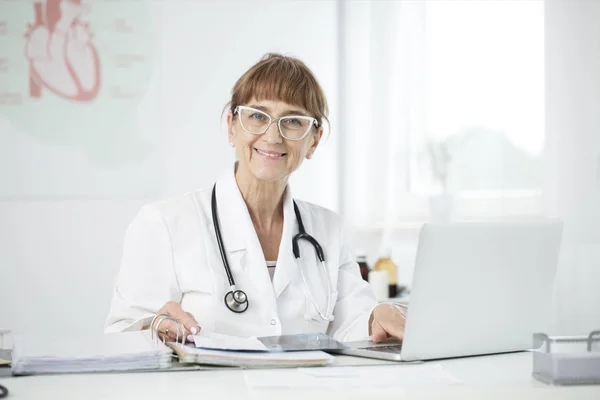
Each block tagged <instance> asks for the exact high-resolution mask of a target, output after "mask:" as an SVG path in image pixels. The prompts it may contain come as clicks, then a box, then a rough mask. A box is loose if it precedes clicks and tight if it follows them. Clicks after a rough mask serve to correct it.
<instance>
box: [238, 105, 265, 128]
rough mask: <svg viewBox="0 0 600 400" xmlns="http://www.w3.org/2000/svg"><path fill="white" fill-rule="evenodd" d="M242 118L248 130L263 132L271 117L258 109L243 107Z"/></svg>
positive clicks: (243, 124)
mask: <svg viewBox="0 0 600 400" xmlns="http://www.w3.org/2000/svg"><path fill="white" fill-rule="evenodd" d="M240 120H241V122H242V127H243V128H244V129H245V130H247V131H248V132H252V133H263V132H264V131H265V129H266V128H267V126H269V122H270V120H271V118H270V117H269V116H268V115H267V114H265V113H264V112H261V111H258V110H248V109H241V110H240Z"/></svg>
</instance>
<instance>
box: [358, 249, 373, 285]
mask: <svg viewBox="0 0 600 400" xmlns="http://www.w3.org/2000/svg"><path fill="white" fill-rule="evenodd" d="M356 262H357V263H358V266H359V268H360V276H362V278H363V279H364V280H365V281H367V282H368V281H369V271H370V270H371V268H369V264H368V263H367V255H366V254H365V253H364V252H362V251H360V252H357V253H356Z"/></svg>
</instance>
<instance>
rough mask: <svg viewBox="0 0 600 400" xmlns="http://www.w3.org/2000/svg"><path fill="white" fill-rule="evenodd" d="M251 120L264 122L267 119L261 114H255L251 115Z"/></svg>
mask: <svg viewBox="0 0 600 400" xmlns="http://www.w3.org/2000/svg"><path fill="white" fill-rule="evenodd" d="M250 118H252V119H256V120H258V121H262V120H263V119H265V116H264V115H262V114H260V113H253V114H250Z"/></svg>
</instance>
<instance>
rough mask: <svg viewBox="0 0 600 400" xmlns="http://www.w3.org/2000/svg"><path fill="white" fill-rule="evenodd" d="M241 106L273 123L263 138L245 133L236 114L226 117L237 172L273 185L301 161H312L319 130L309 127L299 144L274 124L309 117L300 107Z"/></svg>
mask: <svg viewBox="0 0 600 400" xmlns="http://www.w3.org/2000/svg"><path fill="white" fill-rule="evenodd" d="M244 106H248V107H252V108H255V109H258V110H261V111H264V112H265V113H267V114H269V115H270V116H271V117H272V118H273V119H275V121H274V122H273V123H272V124H271V126H269V128H268V129H267V131H266V132H265V133H263V134H262V135H257V134H253V133H250V132H246V131H245V130H244V128H242V126H241V125H240V120H239V113H238V114H235V115H232V114H231V113H229V115H228V116H227V125H228V128H229V142H230V143H231V144H232V145H233V146H234V147H235V150H236V153H237V157H238V160H239V165H238V169H239V168H244V169H245V170H246V171H247V172H249V173H250V174H251V175H253V176H254V177H255V178H256V179H259V180H265V181H275V180H281V179H284V178H287V177H288V176H289V175H290V174H291V173H292V172H294V171H295V170H296V169H297V168H298V167H299V166H300V164H302V161H303V160H304V158H311V157H312V154H313V152H314V151H315V149H316V148H317V145H318V144H319V140H320V139H321V136H322V135H323V129H322V128H316V127H314V126H313V127H312V128H311V130H310V132H308V134H307V135H306V136H305V137H304V138H303V139H301V140H288V139H285V138H283V136H281V134H280V132H279V127H278V125H277V120H278V119H279V117H282V116H286V115H305V116H309V117H314V116H313V115H310V114H309V113H308V111H306V110H304V109H303V108H302V107H298V106H294V105H291V104H287V103H284V102H282V101H273V100H260V101H258V100H254V99H252V100H250V101H249V102H248V104H244Z"/></svg>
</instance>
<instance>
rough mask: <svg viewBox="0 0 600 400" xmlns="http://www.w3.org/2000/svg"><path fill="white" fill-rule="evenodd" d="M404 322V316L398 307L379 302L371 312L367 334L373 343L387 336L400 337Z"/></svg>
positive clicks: (402, 334) (402, 332) (401, 336)
mask: <svg viewBox="0 0 600 400" xmlns="http://www.w3.org/2000/svg"><path fill="white" fill-rule="evenodd" d="M405 324H406V317H405V316H404V313H403V312H402V311H400V309H399V308H398V307H396V306H395V305H393V304H380V305H378V306H377V307H375V309H374V310H373V312H372V313H371V318H370V319H369V335H370V336H371V340H373V341H374V342H375V343H378V342H382V341H384V340H385V339H387V338H389V337H396V338H398V339H402V338H403V337H404V325H405Z"/></svg>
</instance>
